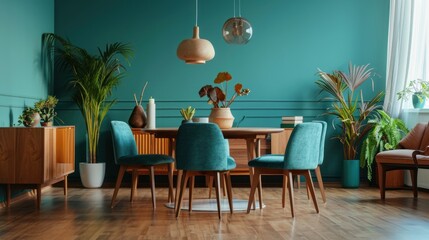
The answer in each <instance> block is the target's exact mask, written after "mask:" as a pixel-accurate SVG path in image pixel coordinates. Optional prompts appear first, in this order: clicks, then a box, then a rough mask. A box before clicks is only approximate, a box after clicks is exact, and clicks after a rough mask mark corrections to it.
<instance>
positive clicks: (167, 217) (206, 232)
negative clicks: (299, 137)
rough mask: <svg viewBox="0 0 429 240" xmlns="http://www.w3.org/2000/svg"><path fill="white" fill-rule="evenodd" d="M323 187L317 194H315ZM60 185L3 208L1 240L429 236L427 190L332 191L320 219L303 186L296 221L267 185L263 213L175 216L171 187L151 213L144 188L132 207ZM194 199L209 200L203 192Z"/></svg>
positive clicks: (124, 198) (102, 192)
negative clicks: (38, 198) (382, 197)
mask: <svg viewBox="0 0 429 240" xmlns="http://www.w3.org/2000/svg"><path fill="white" fill-rule="evenodd" d="M317 190H318V189H317ZM233 191H234V198H244V199H246V198H248V194H249V189H248V188H234V190H233ZM112 193H113V189H79V188H71V189H69V196H68V197H67V199H65V198H64V197H63V195H62V189H61V188H50V189H48V190H47V191H45V192H43V196H42V206H41V210H39V211H38V210H36V207H35V198H34V197H29V198H26V199H23V200H20V201H18V202H16V203H13V204H12V205H11V207H10V208H2V209H0V239H2V240H4V239H50V240H51V239H52V240H54V239H61V240H65V239H312V240H313V239H330V240H331V239H342V240H344V239H429V193H427V192H420V193H419V194H420V195H419V198H418V200H413V198H412V193H411V192H410V191H404V190H402V191H399V190H398V191H388V192H387V195H386V196H387V200H386V201H384V202H383V201H381V200H379V193H378V190H377V189H376V188H364V187H362V188H359V189H342V188H335V187H330V188H327V197H328V200H327V203H326V204H322V202H321V198H320V194H319V192H317V194H318V196H317V197H318V201H319V203H320V214H316V212H315V210H314V208H313V206H312V203H311V201H309V200H307V195H306V192H305V189H303V188H301V189H295V199H296V201H295V205H296V209H295V214H296V217H295V219H292V218H291V215H290V209H289V205H287V206H286V208H285V209H283V208H282V207H281V198H280V194H281V189H280V188H264V200H265V202H264V203H265V204H266V208H264V209H263V210H262V211H260V210H253V211H251V213H250V214H246V213H245V212H235V213H234V214H233V215H231V214H229V213H224V214H223V215H222V216H223V219H222V220H221V221H219V220H218V218H217V214H216V213H215V212H213V213H202V212H192V213H191V214H189V213H188V212H187V211H183V212H182V214H181V216H180V217H179V218H178V219H176V218H175V217H174V213H173V210H171V209H168V208H165V207H164V206H163V204H164V203H165V202H166V199H167V196H166V193H167V189H165V188H158V189H157V209H156V211H155V212H153V211H152V206H151V201H150V190H149V189H146V188H143V189H139V195H138V196H137V197H136V200H135V202H134V203H130V202H129V201H128V200H129V190H128V189H126V188H122V189H121V190H120V191H119V195H118V200H119V203H118V204H117V205H116V207H115V208H113V209H111V208H110V199H111V196H112ZM194 194H195V197H207V191H206V189H204V188H199V189H197V190H196V192H195V193H194Z"/></svg>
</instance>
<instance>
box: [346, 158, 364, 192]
mask: <svg viewBox="0 0 429 240" xmlns="http://www.w3.org/2000/svg"><path fill="white" fill-rule="evenodd" d="M359 171H360V169H359V159H356V160H343V179H342V185H343V187H344V188H358V187H359V183H360V177H359V176H360V175H359Z"/></svg>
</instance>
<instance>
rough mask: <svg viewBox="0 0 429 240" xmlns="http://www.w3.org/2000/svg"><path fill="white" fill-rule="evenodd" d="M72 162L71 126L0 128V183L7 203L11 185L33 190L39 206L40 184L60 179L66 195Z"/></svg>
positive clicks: (42, 185)
mask: <svg viewBox="0 0 429 240" xmlns="http://www.w3.org/2000/svg"><path fill="white" fill-rule="evenodd" d="M74 161H75V128H74V126H55V127H35V128H24V127H3V128H0V184H6V185H7V189H6V192H7V200H6V205H7V206H9V204H10V194H11V189H10V188H11V185H12V186H15V185H16V186H20V187H24V188H35V189H37V207H39V208H40V200H41V189H42V187H45V186H48V185H51V184H54V183H56V182H60V181H64V195H67V176H68V175H69V174H71V173H73V172H74V166H75V164H74Z"/></svg>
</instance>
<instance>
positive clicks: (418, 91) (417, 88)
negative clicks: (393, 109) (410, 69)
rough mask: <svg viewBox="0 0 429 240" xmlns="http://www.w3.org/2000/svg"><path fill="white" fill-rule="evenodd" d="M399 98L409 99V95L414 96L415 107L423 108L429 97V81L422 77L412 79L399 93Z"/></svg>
mask: <svg viewBox="0 0 429 240" xmlns="http://www.w3.org/2000/svg"><path fill="white" fill-rule="evenodd" d="M397 95H398V100H401V99H404V100H405V101H407V100H408V97H409V96H412V100H413V107H414V108H423V107H424V106H425V103H426V98H428V97H429V82H427V81H423V80H422V79H415V80H412V81H411V82H410V83H409V84H408V86H407V87H406V88H405V89H404V90H402V91H400V92H398V93H397Z"/></svg>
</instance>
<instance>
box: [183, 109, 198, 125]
mask: <svg viewBox="0 0 429 240" xmlns="http://www.w3.org/2000/svg"><path fill="white" fill-rule="evenodd" d="M180 114H181V115H182V117H183V120H182V124H184V123H191V122H192V118H193V117H194V114H195V108H193V107H191V106H189V107H188V108H182V109H180Z"/></svg>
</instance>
